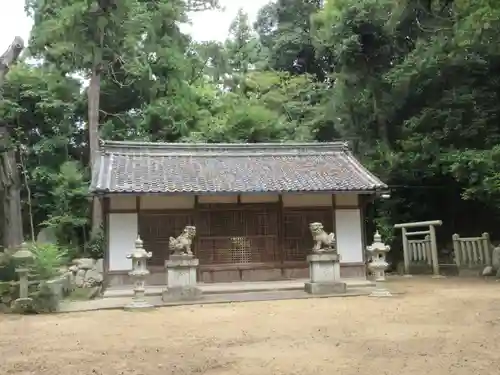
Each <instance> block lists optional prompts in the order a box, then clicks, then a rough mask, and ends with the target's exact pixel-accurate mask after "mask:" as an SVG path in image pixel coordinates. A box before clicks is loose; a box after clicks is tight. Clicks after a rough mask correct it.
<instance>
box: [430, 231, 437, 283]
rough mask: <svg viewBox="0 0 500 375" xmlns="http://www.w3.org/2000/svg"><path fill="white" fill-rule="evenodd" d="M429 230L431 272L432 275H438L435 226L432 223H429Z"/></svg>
mask: <svg viewBox="0 0 500 375" xmlns="http://www.w3.org/2000/svg"><path fill="white" fill-rule="evenodd" d="M429 232H430V236H431V256H432V273H433V274H434V276H439V260H438V251H437V240H436V228H435V227H434V225H429Z"/></svg>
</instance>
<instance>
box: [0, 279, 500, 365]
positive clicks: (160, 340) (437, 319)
mask: <svg viewBox="0 0 500 375" xmlns="http://www.w3.org/2000/svg"><path fill="white" fill-rule="evenodd" d="M389 286H390V287H391V288H393V289H394V290H399V291H404V292H406V293H405V294H403V295H400V296H397V297H393V298H389V299H374V298H369V297H353V298H331V299H305V300H288V301H272V302H250V303H238V304H219V305H206V306H183V307H182V306H181V307H168V308H161V309H157V310H153V311H150V312H142V313H134V312H124V311H119V310H110V311H97V312H87V313H72V314H57V315H46V316H42V315H40V316H26V317H17V316H1V315H0V374H1V375H12V374H16V375H21V374H22V375H27V374H37V375H45V374H57V375H66V374H68V375H77V374H85V375H92V374H94V375H119V374H120V375H131V374H134V375H159V374H162V375H167V374H176V375H179V374H197V373H199V374H232V375H235V374H238V375H253V374H255V375H257V374H258V375H267V374H269V375H278V374H287V375H289V374H300V375H308V374H315V375H316V374H325V375H333V374H341V375H351V374H360V375H366V374H372V373H376V374H377V375H381V374H391V375H410V374H418V375H422V374H425V375H445V374H446V375H454V374H457V375H462V374H463V375H473V374H481V375H484V374H500V354H499V353H500V338H499V337H500V293H499V291H500V284H499V283H496V282H494V281H483V280H459V279H451V278H450V279H443V280H433V279H420V278H412V279H400V280H394V281H391V282H390V283H389Z"/></svg>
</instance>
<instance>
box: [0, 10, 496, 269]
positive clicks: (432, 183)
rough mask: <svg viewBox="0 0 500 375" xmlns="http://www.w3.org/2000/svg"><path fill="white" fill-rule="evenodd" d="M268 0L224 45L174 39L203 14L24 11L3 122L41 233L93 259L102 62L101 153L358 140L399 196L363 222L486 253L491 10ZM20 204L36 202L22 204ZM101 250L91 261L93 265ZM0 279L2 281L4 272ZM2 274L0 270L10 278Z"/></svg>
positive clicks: (490, 208)
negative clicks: (94, 75)
mask: <svg viewBox="0 0 500 375" xmlns="http://www.w3.org/2000/svg"><path fill="white" fill-rule="evenodd" d="M321 3H322V2H321V1H319V0H318V1H316V0H315V1H302V0H278V1H274V2H270V3H269V4H267V5H266V6H264V7H263V8H262V9H261V10H260V11H259V13H258V17H257V19H256V22H255V24H254V25H250V20H249V19H248V16H247V15H246V14H245V13H244V12H243V11H240V12H238V14H237V16H236V18H235V20H234V22H233V23H232V25H231V28H230V30H228V31H229V37H228V38H227V40H226V41H209V42H203V43H200V42H197V41H192V40H190V38H189V36H187V35H185V34H183V33H182V32H181V28H180V27H179V25H180V23H182V22H184V21H185V20H187V17H188V14H189V13H188V10H189V8H190V7H193V6H194V7H196V8H200V7H201V8H203V7H205V6H213V5H214V4H212V1H208V0H199V1H197V2H196V4H195V3H194V2H192V1H191V2H190V1H183V0H176V1H170V0H156V1H153V2H144V1H142V0H124V1H122V2H120V4H119V6H118V8H117V9H116V10H115V11H112V12H109V13H106V14H99V15H96V14H95V13H92V4H93V2H92V1H91V2H88V1H86V0H74V1H71V2H67V1H62V0H50V1H47V0H43V1H42V0H30V1H28V2H27V8H28V10H29V11H30V12H31V13H32V14H33V16H34V28H33V30H32V37H31V41H30V52H31V54H32V55H33V56H36V57H40V58H42V59H43V63H41V64H40V65H36V66H35V65H28V64H25V63H21V64H19V65H18V66H16V67H14V68H13V69H12V70H11V72H10V73H9V75H8V76H7V80H6V83H5V86H4V88H3V94H4V100H3V101H2V102H0V117H1V118H3V119H4V121H5V122H6V123H9V124H12V125H13V126H14V128H15V129H16V131H15V132H14V133H15V134H14V137H13V138H14V139H13V141H14V143H15V145H16V146H18V147H19V148H20V150H22V153H21V154H20V155H22V156H23V168H22V169H23V170H26V171H27V173H26V177H27V179H26V183H25V184H26V185H27V186H23V202H22V203H23V210H24V212H25V217H26V219H25V222H29V220H28V219H29V218H28V217H27V216H28V214H27V212H29V210H28V208H29V205H28V199H27V198H28V196H27V194H28V192H30V193H31V208H32V212H33V217H32V219H33V222H34V226H35V228H36V229H38V228H39V227H40V226H50V227H51V228H54V230H55V231H56V233H57V237H58V241H59V243H60V244H61V246H63V247H64V248H66V247H72V248H75V247H79V248H81V247H82V246H83V244H84V243H85V242H87V238H88V237H89V236H88V226H89V225H88V217H89V210H88V208H89V204H88V203H89V202H88V201H87V198H86V188H87V186H88V180H89V169H90V168H89V153H88V142H87V140H88V129H87V123H88V118H87V113H86V107H87V98H86V94H87V93H86V90H85V87H84V86H83V85H82V83H81V82H80V81H79V80H77V79H74V78H71V77H74V76H75V74H78V75H79V76H83V77H85V78H87V77H88V76H89V73H90V70H91V67H92V66H93V64H94V63H95V61H96V59H97V60H99V59H100V60H101V61H102V72H101V96H100V116H99V123H100V124H101V126H100V129H99V131H100V136H101V137H104V138H108V139H115V140H117V139H135V140H148V141H157V140H161V141H169V142H178V141H186V142H196V141H204V142H264V141H293V140H295V141H311V140H317V141H330V140H333V139H338V138H343V139H347V140H351V141H353V142H352V143H353V144H354V146H355V150H356V152H357V153H358V155H359V156H360V157H361V158H362V160H363V162H364V163H366V164H367V165H368V166H369V167H370V168H371V169H372V170H373V171H374V172H375V173H376V174H377V175H379V176H380V177H382V179H383V180H384V181H385V182H387V183H388V184H389V185H390V186H391V187H392V198H391V199H390V200H388V201H384V202H377V203H376V205H375V206H373V208H372V209H370V210H369V212H368V214H369V218H368V222H369V223H372V221H373V220H372V219H375V222H376V225H377V227H378V228H379V229H380V230H381V231H382V232H383V235H384V237H385V238H386V239H397V237H395V236H394V231H392V229H391V228H392V225H393V224H394V223H396V222H404V221H414V220H429V219H442V220H443V222H444V226H443V228H441V229H440V230H442V231H443V233H441V234H439V236H438V237H439V238H448V237H449V235H450V234H451V233H453V232H460V233H463V234H464V235H465V234H466V233H471V232H472V233H471V234H474V233H475V234H477V233H482V232H484V231H488V232H490V233H491V234H492V236H493V237H494V238H495V236H498V235H499V234H497V231H496V230H497V227H498V225H499V224H500V219H499V217H500V215H499V213H500V210H499V208H500V204H499V203H500V175H499V172H498V171H499V170H500V168H499V163H500V148H499V147H500V128H499V126H498V118H500V94H499V93H500V91H499V90H498V87H500V73H499V72H500V70H499V69H498V68H499V67H500V48H499V47H498V43H496V39H497V35H498V32H499V31H500V22H499V21H498V20H499V19H500V17H499V16H500V3H498V4H497V3H495V2H491V1H486V0H482V1H476V2H471V1H453V2H444V1H440V0H434V1H431V2H425V4H424V2H421V1H415V0H403V1H398V2H393V1H388V0H383V1H376V0H336V1H325V2H323V3H324V6H323V7H321ZM28 188H29V189H28ZM102 241H103V239H102V236H101V235H100V236H97V237H95V238H92V240H91V241H90V242H88V243H87V245H86V247H85V252H86V253H88V254H90V255H91V256H93V257H100V256H102V248H103V245H102ZM0 272H2V271H1V270H0ZM5 272H6V271H5Z"/></svg>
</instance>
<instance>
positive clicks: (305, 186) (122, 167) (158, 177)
mask: <svg viewBox="0 0 500 375" xmlns="http://www.w3.org/2000/svg"><path fill="white" fill-rule="evenodd" d="M94 167H95V168H94V174H93V176H92V183H91V192H93V193H188V192H189V193H200V194H202V193H224V192H227V193H238V192H241V193H245V192H248V193H252V192H253V193H257V192H285V191H289V192H307V191H310V192H318V191H372V190H378V189H386V188H387V186H386V185H385V184H384V183H383V182H382V181H380V180H379V179H378V178H377V177H375V176H374V175H373V174H371V173H370V172H369V171H368V170H367V169H366V168H365V167H363V166H362V165H361V163H360V162H359V161H358V160H357V159H356V158H355V157H354V156H353V155H352V153H351V151H350V150H349V147H348V145H347V143H344V142H331V143H260V144H259V143H256V144H199V143H198V144H190V143H182V144H180V143H144V142H115V141H113V142H112V141H106V142H102V144H101V154H100V156H99V157H98V159H97V161H96V165H95V166H94Z"/></svg>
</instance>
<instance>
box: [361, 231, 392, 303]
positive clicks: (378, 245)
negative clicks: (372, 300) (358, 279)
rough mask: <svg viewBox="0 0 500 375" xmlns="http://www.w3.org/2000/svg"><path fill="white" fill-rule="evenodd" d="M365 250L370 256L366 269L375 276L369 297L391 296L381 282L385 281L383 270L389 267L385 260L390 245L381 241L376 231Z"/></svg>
mask: <svg viewBox="0 0 500 375" xmlns="http://www.w3.org/2000/svg"><path fill="white" fill-rule="evenodd" d="M366 250H367V251H368V254H369V256H370V259H371V262H370V263H369V264H368V269H369V270H370V271H372V273H373V274H374V276H375V283H376V286H375V290H374V291H373V292H372V293H371V294H370V297H391V296H392V294H391V292H389V291H388V290H387V289H386V288H385V286H383V283H384V282H385V280H386V279H385V270H386V269H387V267H389V263H387V261H386V254H387V253H388V252H389V251H390V250H391V247H390V246H388V245H386V244H384V243H383V242H382V236H381V235H380V233H379V232H378V231H377V232H375V235H374V236H373V243H372V244H371V245H370V246H367V248H366Z"/></svg>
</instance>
